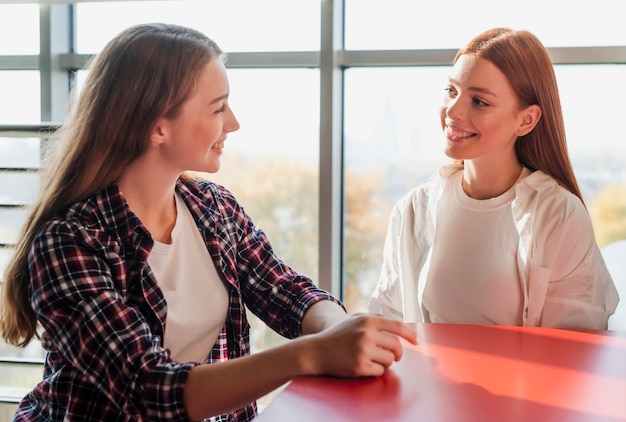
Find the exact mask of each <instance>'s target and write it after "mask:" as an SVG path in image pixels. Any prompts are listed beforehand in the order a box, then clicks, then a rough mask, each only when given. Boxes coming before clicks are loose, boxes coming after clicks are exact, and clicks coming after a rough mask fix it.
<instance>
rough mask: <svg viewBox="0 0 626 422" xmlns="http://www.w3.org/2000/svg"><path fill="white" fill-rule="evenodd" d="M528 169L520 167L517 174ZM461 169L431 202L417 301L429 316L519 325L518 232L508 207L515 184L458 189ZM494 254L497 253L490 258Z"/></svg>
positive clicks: (436, 318) (513, 193)
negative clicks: (427, 255) (491, 190)
mask: <svg viewBox="0 0 626 422" xmlns="http://www.w3.org/2000/svg"><path fill="white" fill-rule="evenodd" d="M529 173H530V172H529V171H528V170H527V169H524V171H523V172H522V175H521V177H520V178H522V177H525V176H526V175H528V174H529ZM462 177H463V172H458V173H456V174H455V175H454V176H453V178H454V180H453V181H451V183H452V186H453V189H448V190H444V192H443V196H442V197H441V200H440V203H439V206H438V207H437V226H438V228H439V229H438V230H437V231H436V233H435V238H434V239H433V250H432V256H431V260H430V268H429V271H428V276H427V279H426V284H425V287H424V297H423V305H424V309H425V311H426V312H428V317H429V319H430V321H432V322H447V323H473V324H497V325H521V324H522V309H523V301H524V296H523V287H522V283H521V281H520V275H519V271H518V262H517V255H518V245H519V241H520V239H519V233H518V231H517V229H516V227H515V222H514V219H513V215H512V213H511V202H512V201H513V199H515V187H511V188H510V189H509V190H508V191H507V192H505V193H503V194H502V195H500V196H498V197H496V198H491V199H487V200H477V199H473V198H471V197H469V196H467V194H466V193H465V192H464V191H463V187H462ZM494 257H497V258H496V259H494Z"/></svg>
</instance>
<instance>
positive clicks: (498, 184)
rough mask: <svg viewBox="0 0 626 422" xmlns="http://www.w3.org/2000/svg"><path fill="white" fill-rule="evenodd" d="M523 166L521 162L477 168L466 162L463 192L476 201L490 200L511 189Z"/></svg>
mask: <svg viewBox="0 0 626 422" xmlns="http://www.w3.org/2000/svg"><path fill="white" fill-rule="evenodd" d="M522 169H523V166H522V165H521V164H520V163H519V162H517V161H516V162H515V164H514V165H505V166H482V167H479V166H476V165H474V163H472V162H471V161H466V162H465V165H464V170H463V191H464V192H465V193H466V194H467V195H468V196H469V197H470V198H474V199H490V198H495V197H497V196H500V195H502V194H503V193H504V192H506V191H508V190H509V189H511V187H512V186H513V185H515V183H516V182H517V180H518V179H519V177H520V175H521V173H522Z"/></svg>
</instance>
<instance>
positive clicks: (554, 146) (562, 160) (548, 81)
mask: <svg viewBox="0 0 626 422" xmlns="http://www.w3.org/2000/svg"><path fill="white" fill-rule="evenodd" d="M463 54H472V55H475V56H477V57H481V58H484V59H486V60H489V61H490V62H491V63H493V64H494V65H495V66H496V67H497V68H498V69H499V70H500V71H501V72H502V73H504V75H505V76H506V77H507V79H508V80H509V83H510V84H511V86H512V87H513V90H514V91H515V92H516V93H517V96H518V98H519V101H520V105H521V106H522V107H528V106H529V105H533V104H537V105H538V106H539V107H540V108H541V118H540V120H539V122H538V123H537V125H536V126H535V128H534V129H533V130H532V131H531V132H530V133H528V134H526V135H525V136H521V137H519V138H518V139H517V141H516V143H515V151H516V153H517V159H518V160H519V161H520V163H522V164H523V165H524V166H526V167H528V168H529V169H531V170H533V171H534V170H541V171H543V172H545V173H547V174H549V175H550V176H552V177H553V178H554V179H556V181H557V182H558V183H559V184H560V185H562V186H563V187H565V188H566V189H567V190H569V191H570V192H572V193H573V194H574V195H576V196H577V197H578V198H580V200H581V201H583V197H582V194H581V192H580V188H579V186H578V182H577V181H576V177H575V176H574V170H573V168H572V164H571V161H570V158H569V153H568V150H567V142H566V139H565V124H564V123H563V111H562V109H561V100H560V98H559V90H558V85H557V81H556V76H555V74H554V67H553V65H552V61H551V60H550V56H549V55H548V52H547V50H546V48H545V47H544V46H543V44H542V43H541V41H539V39H538V38H537V37H536V36H535V35H533V34H532V33H530V32H528V31H516V30H513V29H509V28H494V29H490V30H488V31H485V32H483V33H482V34H480V35H478V36H476V37H474V38H473V39H472V40H471V41H470V42H469V43H468V44H467V45H466V46H465V47H463V48H462V49H461V50H459V51H458V52H457V54H456V56H455V58H454V61H453V63H456V61H457V60H458V58H459V57H460V56H461V55H463ZM583 203H584V201H583Z"/></svg>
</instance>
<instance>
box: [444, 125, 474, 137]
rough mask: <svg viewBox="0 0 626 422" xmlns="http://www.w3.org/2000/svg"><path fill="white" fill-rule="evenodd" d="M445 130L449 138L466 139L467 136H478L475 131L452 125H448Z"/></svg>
mask: <svg viewBox="0 0 626 422" xmlns="http://www.w3.org/2000/svg"><path fill="white" fill-rule="evenodd" d="M445 131H446V135H447V136H448V137H449V138H455V139H465V138H471V137H472V136H476V133H474V132H466V131H464V130H461V129H456V128H452V127H450V126H446V129H445Z"/></svg>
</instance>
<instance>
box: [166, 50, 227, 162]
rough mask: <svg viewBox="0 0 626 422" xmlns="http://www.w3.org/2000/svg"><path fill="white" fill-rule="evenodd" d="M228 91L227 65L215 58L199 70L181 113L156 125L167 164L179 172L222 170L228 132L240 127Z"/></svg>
mask: <svg viewBox="0 0 626 422" xmlns="http://www.w3.org/2000/svg"><path fill="white" fill-rule="evenodd" d="M228 94H229V85H228V78H227V75H226V68H225V66H224V63H223V62H222V60H220V59H218V58H214V59H212V60H211V61H209V63H208V64H207V65H206V66H205V67H204V68H203V69H202V70H201V71H200V74H199V75H198V79H197V82H196V85H195V86H194V89H193V91H192V93H191V95H190V96H189V98H187V100H186V101H185V102H184V103H183V104H182V106H181V108H180V112H179V113H178V115H177V116H176V117H174V118H166V117H163V118H161V119H160V120H159V122H158V124H157V127H156V129H155V131H156V134H157V135H156V137H157V139H158V140H159V144H160V145H159V147H160V152H161V156H162V157H163V159H164V161H166V162H167V165H169V166H172V167H174V168H175V170H177V171H180V172H182V171H187V170H191V171H199V172H208V173H215V172H217V171H218V170H219V168H220V157H221V155H222V149H223V148H224V141H225V140H226V137H227V135H228V133H230V132H234V131H236V130H237V129H239V122H238V121H237V119H236V118H235V115H234V114H233V112H232V110H231V109H230V107H229V105H228Z"/></svg>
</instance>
